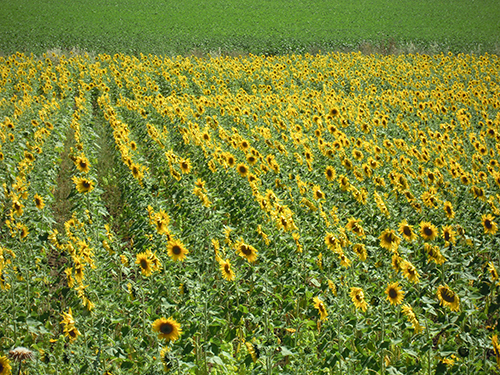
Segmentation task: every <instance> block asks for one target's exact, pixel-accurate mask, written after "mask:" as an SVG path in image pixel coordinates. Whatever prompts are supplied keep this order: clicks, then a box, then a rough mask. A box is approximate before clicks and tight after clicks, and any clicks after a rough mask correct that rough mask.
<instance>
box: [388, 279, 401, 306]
mask: <svg viewBox="0 0 500 375" xmlns="http://www.w3.org/2000/svg"><path fill="white" fill-rule="evenodd" d="M385 294H387V300H388V301H389V302H390V303H391V305H394V306H395V305H399V304H400V303H401V302H402V301H403V298H404V292H403V291H402V290H401V288H400V286H399V283H398V282H397V281H396V282H394V283H392V284H389V285H388V286H387V289H386V290H385Z"/></svg>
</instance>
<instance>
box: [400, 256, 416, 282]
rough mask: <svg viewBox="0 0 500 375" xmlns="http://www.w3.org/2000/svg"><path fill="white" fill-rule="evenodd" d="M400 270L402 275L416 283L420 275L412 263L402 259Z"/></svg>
mask: <svg viewBox="0 0 500 375" xmlns="http://www.w3.org/2000/svg"><path fill="white" fill-rule="evenodd" d="M401 270H402V272H403V275H404V277H406V278H407V279H408V280H409V281H411V282H412V283H418V281H419V278H420V275H419V274H418V271H417V269H416V268H415V266H414V265H413V264H411V263H410V262H408V261H406V260H405V261H403V262H402V264H401Z"/></svg>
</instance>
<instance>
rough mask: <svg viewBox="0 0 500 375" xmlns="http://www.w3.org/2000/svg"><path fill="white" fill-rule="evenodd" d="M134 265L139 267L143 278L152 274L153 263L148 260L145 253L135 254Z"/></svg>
mask: <svg viewBox="0 0 500 375" xmlns="http://www.w3.org/2000/svg"><path fill="white" fill-rule="evenodd" d="M135 264H138V265H139V267H140V268H141V273H142V274H143V275H144V276H146V277H149V276H151V274H152V272H153V262H151V259H149V255H148V254H147V253H139V254H137V258H136V260H135Z"/></svg>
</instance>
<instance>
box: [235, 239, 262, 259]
mask: <svg viewBox="0 0 500 375" xmlns="http://www.w3.org/2000/svg"><path fill="white" fill-rule="evenodd" d="M236 252H237V254H238V255H239V256H240V257H242V258H245V259H246V260H248V261H249V262H250V263H253V262H255V261H256V260H257V253H258V251H257V249H255V247H253V246H252V245H248V244H246V243H245V242H243V240H240V241H238V243H236Z"/></svg>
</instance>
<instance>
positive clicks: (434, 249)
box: [424, 243, 446, 265]
mask: <svg viewBox="0 0 500 375" xmlns="http://www.w3.org/2000/svg"><path fill="white" fill-rule="evenodd" d="M424 250H425V251H426V252H427V256H428V260H427V262H434V263H436V264H437V265H441V264H443V263H444V262H445V261H446V258H445V257H444V256H443V254H441V251H440V250H439V246H432V245H431V244H428V243H425V244H424Z"/></svg>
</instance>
